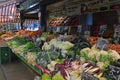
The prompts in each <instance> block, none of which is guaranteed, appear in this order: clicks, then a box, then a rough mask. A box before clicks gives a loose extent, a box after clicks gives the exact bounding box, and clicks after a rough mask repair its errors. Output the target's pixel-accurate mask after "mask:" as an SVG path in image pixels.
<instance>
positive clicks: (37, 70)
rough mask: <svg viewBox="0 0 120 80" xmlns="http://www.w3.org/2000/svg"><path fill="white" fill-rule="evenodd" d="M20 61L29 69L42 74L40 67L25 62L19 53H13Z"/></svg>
mask: <svg viewBox="0 0 120 80" xmlns="http://www.w3.org/2000/svg"><path fill="white" fill-rule="evenodd" d="M15 55H16V56H17V57H18V58H19V59H20V60H21V61H22V62H24V63H25V64H26V65H27V66H28V67H29V68H30V69H32V70H33V71H34V72H36V73H37V74H38V75H41V74H42V71H41V70H40V69H38V68H37V67H35V66H33V65H31V64H29V63H27V61H26V60H25V59H24V58H23V57H22V56H20V55H19V54H15Z"/></svg>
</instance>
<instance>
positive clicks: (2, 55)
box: [0, 47, 12, 64]
mask: <svg viewBox="0 0 120 80" xmlns="http://www.w3.org/2000/svg"><path fill="white" fill-rule="evenodd" d="M11 54H12V51H11V49H10V48H9V47H0V64H6V63H10V62H11Z"/></svg>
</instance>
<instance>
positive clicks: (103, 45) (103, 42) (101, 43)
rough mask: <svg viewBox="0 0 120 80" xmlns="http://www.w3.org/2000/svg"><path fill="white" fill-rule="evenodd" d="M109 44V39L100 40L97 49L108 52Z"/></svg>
mask: <svg viewBox="0 0 120 80" xmlns="http://www.w3.org/2000/svg"><path fill="white" fill-rule="evenodd" d="M108 44H109V41H108V40H107V39H103V38H98V41H97V44H96V47H97V48H98V49H101V50H107V46H108Z"/></svg>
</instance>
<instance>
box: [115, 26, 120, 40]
mask: <svg viewBox="0 0 120 80" xmlns="http://www.w3.org/2000/svg"><path fill="white" fill-rule="evenodd" d="M114 37H118V38H120V25H114Z"/></svg>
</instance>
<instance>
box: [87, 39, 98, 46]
mask: <svg viewBox="0 0 120 80" xmlns="http://www.w3.org/2000/svg"><path fill="white" fill-rule="evenodd" d="M87 40H88V41H89V42H90V44H91V45H95V44H96V42H97V40H98V37H87Z"/></svg>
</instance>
